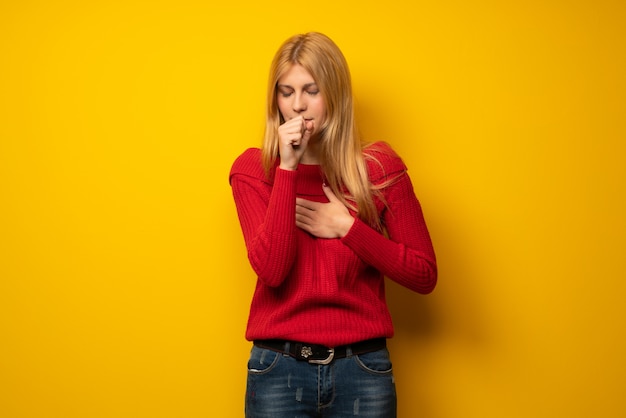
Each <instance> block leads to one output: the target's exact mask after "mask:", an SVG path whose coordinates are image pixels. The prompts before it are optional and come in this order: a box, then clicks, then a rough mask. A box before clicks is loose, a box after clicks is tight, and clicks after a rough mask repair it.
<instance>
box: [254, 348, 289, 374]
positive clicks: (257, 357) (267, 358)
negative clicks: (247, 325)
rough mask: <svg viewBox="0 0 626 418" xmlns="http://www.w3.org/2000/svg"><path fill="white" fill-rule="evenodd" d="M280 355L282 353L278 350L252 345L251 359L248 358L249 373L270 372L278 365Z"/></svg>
mask: <svg viewBox="0 0 626 418" xmlns="http://www.w3.org/2000/svg"><path fill="white" fill-rule="evenodd" d="M280 357H281V354H280V353H278V352H276V351H272V350H268V349H265V348H259V347H257V346H255V345H254V346H252V350H251V351H250V359H249V360H248V373H251V374H263V373H268V372H269V371H271V370H272V369H273V368H274V367H275V366H276V363H278V360H279V358H280Z"/></svg>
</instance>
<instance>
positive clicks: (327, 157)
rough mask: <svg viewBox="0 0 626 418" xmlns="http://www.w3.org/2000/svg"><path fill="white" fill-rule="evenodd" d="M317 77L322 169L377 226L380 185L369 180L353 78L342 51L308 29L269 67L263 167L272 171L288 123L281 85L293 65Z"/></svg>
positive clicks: (343, 195) (282, 49)
mask: <svg viewBox="0 0 626 418" xmlns="http://www.w3.org/2000/svg"><path fill="white" fill-rule="evenodd" d="M295 64H299V65H301V66H302V67H304V68H305V69H306V70H307V71H308V72H309V73H310V74H311V76H313V78H314V80H315V82H316V84H317V86H318V87H319V90H320V94H321V95H322V97H323V99H324V105H325V108H326V115H325V122H324V124H323V126H321V129H320V139H319V143H318V149H319V160H320V167H321V169H322V172H323V173H324V176H325V177H326V182H327V184H328V185H329V186H330V188H331V190H332V191H333V193H334V194H335V195H336V196H337V197H338V198H339V199H341V201H342V202H343V203H344V204H345V205H346V206H347V207H349V208H351V209H353V210H355V211H357V216H358V217H359V218H360V219H361V220H363V221H365V222H367V223H368V224H370V225H372V226H374V227H378V228H379V227H380V219H379V217H378V213H377V210H376V206H375V204H374V194H377V193H376V192H377V190H376V189H378V187H376V188H373V187H372V185H371V184H370V181H369V178H368V174H367V166H366V163H365V159H364V156H363V144H362V142H361V140H360V138H359V136H358V132H357V127H356V123H355V119H354V105H353V96H352V81H351V78H350V71H349V69H348V63H347V62H346V59H345V57H344V56H343V54H342V52H341V50H340V49H339V48H338V47H337V45H335V43H334V42H333V41H332V40H331V39H330V38H328V37H327V36H326V35H323V34H321V33H317V32H310V33H307V34H303V35H296V36H293V37H292V38H290V39H288V40H287V41H285V42H284V43H283V45H282V46H281V47H280V48H279V49H278V51H277V52H276V55H275V56H274V59H273V61H272V64H271V67H270V75H269V80H268V90H267V109H266V126H265V137H264V140H263V148H262V154H261V155H262V158H263V166H264V167H265V170H266V172H268V173H269V170H270V169H271V167H273V166H274V164H275V162H276V160H277V158H278V157H279V153H278V127H279V126H280V124H281V123H283V122H284V120H283V118H282V115H281V114H280V111H279V109H278V103H277V98H276V95H277V90H276V89H277V83H278V80H279V79H280V78H281V76H282V75H283V74H285V73H286V72H287V71H288V70H289V69H290V68H291V67H292V66H293V65H295Z"/></svg>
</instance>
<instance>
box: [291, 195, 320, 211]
mask: <svg viewBox="0 0 626 418" xmlns="http://www.w3.org/2000/svg"><path fill="white" fill-rule="evenodd" d="M318 205H319V203H318V202H313V201H311V200H306V199H302V198H300V197H297V198H296V210H298V208H302V209H305V210H309V211H314V210H316V209H317V207H318Z"/></svg>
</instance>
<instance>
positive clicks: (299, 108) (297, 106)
mask: <svg viewBox="0 0 626 418" xmlns="http://www.w3.org/2000/svg"><path fill="white" fill-rule="evenodd" d="M291 105H292V108H293V111H294V112H296V113H300V112H304V111H305V110H306V98H305V97H304V94H302V93H297V94H294V99H293V103H292V104H291Z"/></svg>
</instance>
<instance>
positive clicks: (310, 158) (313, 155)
mask: <svg viewBox="0 0 626 418" xmlns="http://www.w3.org/2000/svg"><path fill="white" fill-rule="evenodd" d="M300 163H301V164H311V165H313V164H316V165H319V163H320V162H319V157H318V150H317V146H316V144H312V143H311V141H309V144H308V146H307V148H306V150H305V151H304V154H302V158H301V159H300Z"/></svg>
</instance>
